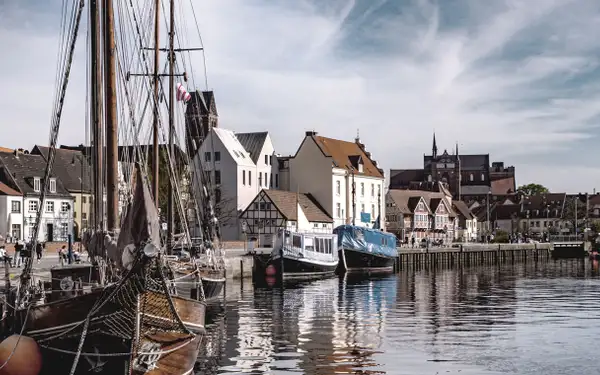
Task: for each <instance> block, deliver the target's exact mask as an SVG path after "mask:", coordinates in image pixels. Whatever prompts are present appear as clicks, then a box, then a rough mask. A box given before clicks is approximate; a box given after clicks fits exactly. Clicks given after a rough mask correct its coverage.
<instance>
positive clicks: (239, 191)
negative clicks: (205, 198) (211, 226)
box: [193, 128, 279, 241]
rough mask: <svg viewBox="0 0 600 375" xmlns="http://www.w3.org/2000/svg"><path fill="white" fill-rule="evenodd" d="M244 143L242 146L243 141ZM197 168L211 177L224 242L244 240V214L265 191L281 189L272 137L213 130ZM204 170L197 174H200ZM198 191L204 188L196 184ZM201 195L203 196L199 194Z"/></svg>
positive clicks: (202, 150)
mask: <svg viewBox="0 0 600 375" xmlns="http://www.w3.org/2000/svg"><path fill="white" fill-rule="evenodd" d="M240 140H241V141H243V142H244V143H242V142H241V141H240ZM193 165H194V166H202V170H203V171H206V173H208V174H209V175H210V176H211V182H212V185H213V187H214V201H215V210H216V213H217V217H218V218H219V220H220V222H221V235H222V237H223V239H224V240H226V241H231V240H238V239H240V238H241V234H242V231H241V229H242V228H241V224H240V220H239V217H240V213H241V212H242V211H243V210H245V209H246V208H247V207H248V205H249V204H250V202H252V200H253V199H254V198H255V197H256V196H257V194H258V193H259V192H260V191H261V190H262V189H277V187H278V186H279V174H278V167H277V165H278V164H277V160H276V157H275V153H274V148H273V143H272V141H271V137H270V136H269V134H268V133H266V132H261V133H242V134H240V135H239V138H238V135H237V134H236V133H234V132H233V131H231V130H226V129H222V128H213V129H212V130H211V131H210V132H209V134H208V135H207V137H206V138H205V139H204V142H203V143H202V144H201V146H200V149H199V150H198V152H197V153H196V157H195V160H194V163H193ZM199 173H201V172H200V170H197V171H196V175H199ZM193 184H194V185H195V186H194V189H195V191H197V192H198V191H199V189H200V188H201V185H200V182H199V181H198V179H194V181H193ZM196 196H200V195H196Z"/></svg>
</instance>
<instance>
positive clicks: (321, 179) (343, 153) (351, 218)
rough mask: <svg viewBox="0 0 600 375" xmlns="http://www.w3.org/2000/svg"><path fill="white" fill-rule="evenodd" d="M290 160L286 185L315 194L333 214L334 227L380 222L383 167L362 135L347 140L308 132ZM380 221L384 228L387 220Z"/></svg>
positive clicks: (382, 215)
mask: <svg viewBox="0 0 600 375" xmlns="http://www.w3.org/2000/svg"><path fill="white" fill-rule="evenodd" d="M284 163H285V160H284ZM287 163H288V168H289V174H288V175H289V183H288V182H287V181H286V182H285V184H286V186H289V190H291V191H298V192H301V193H302V192H305V193H310V194H312V196H313V197H315V199H316V200H317V201H318V202H319V203H320V204H321V205H322V206H323V208H324V209H325V211H326V212H327V214H328V215H329V216H331V217H332V218H333V226H334V227H337V226H338V225H343V224H355V225H359V226H365V227H373V226H376V225H378V224H377V218H384V217H385V204H384V203H385V202H384V201H385V196H384V191H383V186H384V180H385V178H384V174H383V170H382V169H380V168H378V166H377V162H376V161H375V160H373V159H372V157H371V153H370V152H368V151H366V148H365V145H364V144H362V143H361V142H360V140H359V139H356V140H355V142H347V141H342V140H338V139H333V138H326V137H322V136H319V135H317V133H316V132H306V135H305V138H304V140H303V141H302V143H301V144H300V147H299V148H298V150H297V152H296V154H295V155H294V156H293V157H290V158H289V159H288V160H287ZM353 187H354V188H353ZM379 225H381V228H382V229H384V226H385V223H384V220H379Z"/></svg>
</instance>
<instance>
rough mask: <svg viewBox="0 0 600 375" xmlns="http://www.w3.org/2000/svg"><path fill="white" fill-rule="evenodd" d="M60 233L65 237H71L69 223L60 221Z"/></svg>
mask: <svg viewBox="0 0 600 375" xmlns="http://www.w3.org/2000/svg"><path fill="white" fill-rule="evenodd" d="M60 234H61V236H62V238H64V239H67V237H69V223H60Z"/></svg>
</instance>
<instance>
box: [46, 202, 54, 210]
mask: <svg viewBox="0 0 600 375" xmlns="http://www.w3.org/2000/svg"><path fill="white" fill-rule="evenodd" d="M46 212H54V201H46Z"/></svg>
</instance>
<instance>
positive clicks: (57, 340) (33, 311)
mask: <svg viewBox="0 0 600 375" xmlns="http://www.w3.org/2000/svg"><path fill="white" fill-rule="evenodd" d="M72 6H73V8H72V13H71V14H70V17H66V19H70V20H71V23H69V22H65V24H64V25H65V29H68V30H69V32H68V34H67V35H68V37H67V40H66V41H67V42H68V43H66V44H65V45H66V46H68V48H67V50H66V51H65V53H64V55H61V56H63V57H64V59H65V60H64V61H63V65H62V67H63V68H64V69H61V71H62V72H64V76H63V77H62V82H60V83H61V84H60V86H59V91H58V93H57V98H56V99H57V100H56V103H57V106H56V108H55V110H56V114H55V116H53V123H52V127H51V142H50V148H49V157H48V165H47V168H46V173H45V178H44V181H43V188H42V190H41V196H40V201H41V205H40V206H41V207H44V199H45V194H46V191H47V190H48V184H49V176H50V173H51V171H52V164H53V159H54V155H55V152H56V143H57V137H58V130H59V127H60V118H61V113H62V107H63V103H64V97H65V93H66V88H67V84H68V79H69V72H70V66H71V63H72V61H73V55H74V46H75V42H76V40H77V33H78V30H79V25H80V22H81V18H82V13H83V7H84V3H83V0H80V1H78V2H74V3H73V5H72ZM159 9H160V1H159V0H157V1H156V4H155V19H154V21H155V48H154V53H155V60H154V73H153V74H150V73H149V72H148V73H146V74H143V75H146V76H152V77H153V81H154V82H153V83H154V97H153V100H154V107H155V109H154V122H153V138H154V139H153V150H154V152H153V156H152V158H153V159H152V173H151V177H152V178H151V179H150V178H149V177H148V175H147V174H146V173H145V171H144V168H143V167H142V166H141V164H140V163H139V160H137V161H134V165H135V167H134V173H133V178H132V183H131V185H132V189H131V191H130V193H131V194H130V197H129V199H128V201H127V205H126V208H125V209H124V213H125V214H124V216H123V217H122V218H121V220H120V222H121V224H120V226H119V225H118V222H119V210H118V204H119V187H118V186H119V184H118V160H117V158H118V151H117V150H118V140H117V135H118V132H117V116H116V113H117V111H116V102H117V100H116V97H117V94H116V93H117V90H116V82H115V80H116V78H115V76H116V74H115V35H114V33H115V26H114V16H113V2H112V0H91V1H90V3H89V10H90V18H89V19H90V23H89V25H90V41H91V43H90V57H91V64H90V73H91V84H90V88H91V93H90V94H91V95H90V98H91V103H90V117H91V120H90V124H91V127H92V129H91V130H92V132H91V133H92V139H93V145H92V149H93V155H92V164H93V174H94V178H93V181H94V184H93V185H94V187H93V195H94V197H95V198H96V199H94V226H93V230H91V231H90V232H89V233H88V235H87V236H86V241H85V245H86V248H87V251H88V254H89V256H90V260H91V264H90V265H84V266H80V265H70V266H65V267H62V268H59V269H55V270H53V273H52V277H53V278H55V277H56V278H58V279H59V280H58V281H56V280H53V281H55V283H54V284H56V282H58V288H57V289H58V290H57V289H54V288H56V285H55V286H53V282H49V283H44V282H42V281H41V280H36V277H35V276H34V275H33V272H32V264H33V262H32V259H31V258H29V259H27V260H26V265H25V267H24V269H23V272H22V274H21V276H20V279H19V282H18V283H17V284H16V285H15V286H13V287H11V285H10V282H9V281H8V280H7V285H6V287H5V293H6V296H5V298H6V301H10V302H11V303H7V304H5V305H6V306H7V307H6V309H5V311H4V317H5V319H4V320H3V323H4V326H3V327H4V329H3V332H2V334H3V337H7V336H9V335H14V334H17V335H24V336H28V337H31V338H33V339H34V340H35V341H36V343H37V345H38V347H39V348H40V351H41V353H42V357H43V360H42V363H43V366H42V369H41V373H42V374H57V373H60V374H84V373H86V374H87V373H89V372H90V371H91V372H95V373H104V374H121V373H127V374H140V375H141V374H153V375H159V374H161V375H167V374H169V375H182V374H191V373H192V372H193V368H194V363H195V362H196V358H197V356H198V353H199V349H200V345H201V343H202V337H203V334H204V332H205V331H204V324H205V312H206V305H205V303H204V301H203V298H202V296H201V295H197V296H195V297H196V298H194V299H191V298H185V297H181V296H179V295H177V293H174V291H173V284H174V281H173V279H172V278H171V276H172V275H173V273H174V272H173V269H172V268H171V265H172V264H171V263H170V262H169V261H168V256H167V255H168V253H170V252H171V250H172V237H173V228H174V226H173V215H174V212H175V210H174V208H173V200H174V187H173V184H174V183H173V179H169V195H168V197H169V204H168V215H167V216H168V219H167V224H168V236H167V244H166V246H165V247H164V248H163V247H162V246H161V239H160V231H161V223H160V219H159V213H158V209H157V206H158V165H159V163H158V158H159V153H158V127H159V121H158V117H159V111H158V109H157V107H158V103H159V82H158V79H159V73H158V61H159V60H158V53H159V50H160V49H159V37H158V36H159V33H158V22H159ZM173 13H174V4H173V0H171V1H170V20H171V32H170V33H169V35H170V38H169V39H170V43H169V50H168V51H169V58H168V60H169V63H170V64H169V65H170V73H169V81H170V85H169V86H170V90H169V91H170V98H169V99H170V100H169V102H170V103H169V104H170V105H169V148H170V150H171V151H172V149H173V133H174V127H173V118H174V112H173V111H174V107H175V105H174V104H175V99H174V88H175V84H174V81H173V77H174V76H175V74H174V68H173V65H174V43H173V39H174V29H173V26H174V15H173ZM65 15H68V12H65ZM63 16H64V15H63ZM101 20H102V22H101ZM136 22H137V21H136ZM101 23H102V27H101V26H100V24H101ZM101 45H102V47H103V52H102V51H101V49H102V48H101ZM102 61H103V64H102V63H101V62H102ZM103 70H104V71H103ZM103 92H104V95H103V94H102V93H103ZM102 99H104V100H102ZM102 102H104V104H105V108H104V109H103V108H102ZM103 115H104V116H103ZM102 119H104V123H105V127H103V121H102ZM136 141H138V140H136ZM104 152H105V153H106V154H104ZM172 154H173V153H172V152H171V153H170V155H172ZM150 183H151V186H152V189H151V190H152V193H151V191H150V188H149V185H150ZM205 190H206V189H205ZM104 197H106V203H107V204H106V215H105V213H104V211H105V209H104V202H103V201H104V199H103V198H104ZM203 211H204V212H206V213H207V214H206V215H209V214H212V212H214V211H213V210H212V208H211V207H206V208H204V210H203ZM206 215H205V218H208V219H209V220H208V222H207V223H206V224H205V227H206V228H207V230H205V233H206V236H205V237H204V239H203V243H204V244H205V246H207V247H209V248H211V247H213V245H212V243H213V240H214V241H216V242H217V243H218V239H217V238H213V237H212V236H213V235H214V234H218V231H216V230H215V229H214V228H213V227H214V223H215V222H216V220H213V218H211V217H208V216H206ZM41 224H42V223H41V213H38V215H37V218H36V223H35V226H34V231H33V234H32V239H31V242H32V245H33V247H35V245H36V242H37V239H38V233H39V228H40V225H41ZM200 280H202V279H200ZM2 366H4V365H2Z"/></svg>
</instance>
